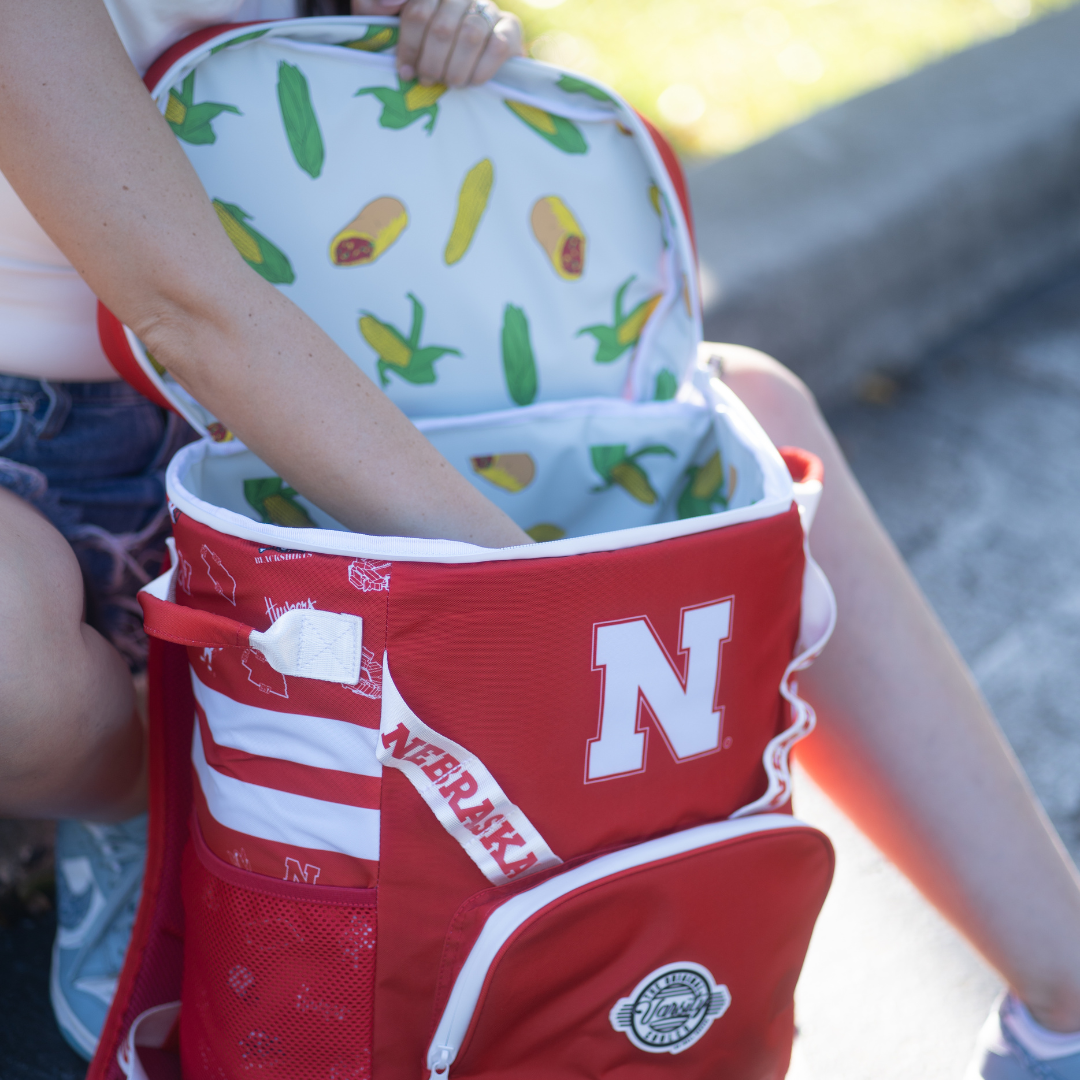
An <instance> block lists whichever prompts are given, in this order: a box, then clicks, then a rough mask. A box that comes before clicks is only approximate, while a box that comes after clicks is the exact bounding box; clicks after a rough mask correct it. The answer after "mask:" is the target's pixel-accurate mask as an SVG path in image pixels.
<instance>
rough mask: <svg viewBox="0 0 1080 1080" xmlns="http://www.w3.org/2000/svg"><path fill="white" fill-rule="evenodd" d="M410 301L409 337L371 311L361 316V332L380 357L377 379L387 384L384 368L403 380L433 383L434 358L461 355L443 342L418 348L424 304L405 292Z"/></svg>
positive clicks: (419, 383)
mask: <svg viewBox="0 0 1080 1080" xmlns="http://www.w3.org/2000/svg"><path fill="white" fill-rule="evenodd" d="M408 297H409V299H410V300H411V301H412V309H413V310H412V328H411V329H410V331H409V336H408V338H405V337H403V336H402V335H401V333H400V331H398V330H397V329H396V328H395V327H393V326H391V325H390V324H389V323H384V322H381V321H380V320H379V319H376V318H375V316H374V315H372V314H371V313H370V312H365V313H364V315H363V316H362V318H361V319H360V333H361V334H362V335H363V337H364V340H365V341H366V342H367V343H368V344H369V345H370V346H371V347H372V348H373V349H374V350H375V353H376V355H377V356H378V357H379V361H378V368H379V382H380V383H381V384H382V385H383V386H388V385H389V384H390V380H389V379H388V378H387V377H386V376H387V372H390V371H392V372H393V373H394V374H395V375H399V376H400V377H401V378H403V379H404V380H405V381H406V382H411V383H414V384H417V385H425V384H428V383H433V382H434V381H435V379H436V375H435V361H436V360H438V359H439V358H440V357H442V356H447V355H451V356H460V355H461V350H460V349H451V348H449V347H448V346H446V345H428V346H426V347H424V348H420V331H421V329H422V328H423V325H424V305H423V304H421V303H420V301H419V300H417V299H416V297H415V296H413V294H412V293H409V294H408Z"/></svg>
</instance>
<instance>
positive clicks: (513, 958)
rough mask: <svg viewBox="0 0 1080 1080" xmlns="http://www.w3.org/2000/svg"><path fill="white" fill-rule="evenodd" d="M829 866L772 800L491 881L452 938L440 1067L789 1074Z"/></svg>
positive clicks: (622, 1077)
mask: <svg viewBox="0 0 1080 1080" xmlns="http://www.w3.org/2000/svg"><path fill="white" fill-rule="evenodd" d="M832 870H833V851H832V846H831V845H830V843H829V841H828V838H827V837H825V836H824V834H822V833H820V832H818V831H817V830H816V829H813V828H811V827H810V826H808V825H805V824H804V823H802V822H800V821H796V820H795V819H793V818H791V817H789V816H788V815H786V814H762V815H758V816H755V817H750V818H743V819H740V820H737V821H721V822H715V823H712V824H708V825H699V826H697V827H696V828H693V829H687V830H685V831H683V832H678V833H673V834H671V835H669V836H663V837H659V838H657V839H655V840H649V841H646V842H645V843H642V844H636V845H634V846H633V847H628V848H624V849H622V850H620V851H616V852H612V853H610V854H607V855H602V856H600V857H598V858H596V859H592V860H590V861H588V862H584V863H579V864H578V865H576V866H574V867H572V868H570V869H567V870H565V871H562V872H560V873H557V874H555V875H554V876H551V877H549V878H547V879H546V880H545V881H543V882H541V883H540V884H538V885H534V886H532V887H530V888H527V889H523V888H520V886H519V887H518V889H517V891H515V892H514V894H513V895H510V896H509V898H507V890H506V889H497V890H491V891H490V892H488V893H485V894H481V895H480V897H478V898H475V899H474V901H472V902H470V903H469V904H466V905H465V906H464V908H463V909H462V910H461V911H460V912H459V913H458V916H457V917H455V920H454V923H453V925H452V928H451V931H450V933H449V935H448V938H447V943H446V949H445V951H444V962H443V971H444V978H443V980H442V983H441V985H442V987H443V990H442V995H441V996H442V999H443V1001H440V1002H439V1003H438V1004H439V1005H441V1010H440V1011H439V1012H437V1017H438V1021H437V1024H436V1028H435V1033H434V1036H433V1037H432V1039H431V1042H430V1045H429V1047H428V1051H427V1062H426V1063H427V1074H428V1076H429V1077H430V1080H446V1078H447V1077H448V1076H452V1077H453V1078H454V1080H465V1078H466V1077H468V1078H474V1080H481V1078H482V1080H511V1078H513V1080H562V1078H565V1080H570V1078H571V1077H573V1078H585V1077H589V1078H600V1077H607V1076H618V1078H619V1080H638V1078H640V1080H651V1078H654V1077H678V1078H679V1080H684V1078H685V1080H690V1078H699V1077H700V1078H702V1080H704V1078H706V1077H709V1078H714V1077H717V1076H725V1077H732V1078H739V1080H742V1078H748V1080H749V1078H753V1080H781V1078H782V1077H783V1076H784V1074H785V1072H786V1071H787V1067H788V1060H789V1057H790V1053H791V1039H792V1035H793V1002H792V999H793V994H794V990H795V983H796V981H797V980H798V977H799V971H800V969H801V967H802V962H803V958H804V956H805V953H806V948H807V946H808V944H809V940H810V933H811V930H812V929H813V925H814V921H815V919H816V918H817V914H818V912H819V910H820V908H821V905H822V903H823V902H824V900H825V894H826V892H827V891H828V888H829V884H830V882H831V880H832ZM522 884H524V883H522ZM443 1002H444V1003H443Z"/></svg>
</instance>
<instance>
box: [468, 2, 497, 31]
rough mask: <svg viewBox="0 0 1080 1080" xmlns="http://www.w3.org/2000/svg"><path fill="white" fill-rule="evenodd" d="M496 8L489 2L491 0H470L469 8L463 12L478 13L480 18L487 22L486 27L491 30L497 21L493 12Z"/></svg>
mask: <svg viewBox="0 0 1080 1080" xmlns="http://www.w3.org/2000/svg"><path fill="white" fill-rule="evenodd" d="M498 10H499V9H498V8H497V7H496V6H495V4H493V3H492V2H491V0H472V3H471V4H469V9H468V11H466V12H465V14H466V15H479V16H480V18H481V19H483V20H484V22H486V23H487V24H488V29H489V30H492V31H493V30H494V29H495V26H496V25H497V23H498V21H499V17H498V15H497V14H495V13H496V12H498Z"/></svg>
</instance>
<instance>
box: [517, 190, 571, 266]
mask: <svg viewBox="0 0 1080 1080" xmlns="http://www.w3.org/2000/svg"><path fill="white" fill-rule="evenodd" d="M529 222H530V224H531V225H532V231H533V236H535V237H536V239H537V240H538V241H539V243H540V246H541V247H542V248H543V249H544V252H545V254H546V255H547V257H548V259H549V260H550V261H551V265H552V266H553V267H554V268H555V273H556V274H558V275H559V277H561V278H562V279H563V280H564V281H577V279H578V278H579V277H581V275H582V274H583V273H584V271H585V234H584V233H583V232H582V231H581V226H580V225H579V224H578V223H577V218H575V217H574V215H573V214H572V213H571V212H570V208H569V207H568V206H567V205H566V203H564V202H563V201H562V199H560V198H559V197H558V195H546V196H544V198H542V199H537V200H536V202H535V203H534V204H533V208H532V214H531V215H530V216H529Z"/></svg>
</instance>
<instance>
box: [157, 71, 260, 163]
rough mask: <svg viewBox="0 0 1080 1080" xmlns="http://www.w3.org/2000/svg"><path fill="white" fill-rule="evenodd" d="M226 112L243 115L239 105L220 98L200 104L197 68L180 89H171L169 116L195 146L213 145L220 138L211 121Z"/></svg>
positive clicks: (179, 133) (181, 135)
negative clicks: (196, 80) (230, 103)
mask: <svg viewBox="0 0 1080 1080" xmlns="http://www.w3.org/2000/svg"><path fill="white" fill-rule="evenodd" d="M223 112H228V113H235V114H236V115H237V116H242V115H243V114H242V113H241V112H240V110H239V109H238V108H237V107H236V106H235V105H222V104H221V103H220V102H218V101H200V102H199V103H198V104H196V103H195V72H194V71H193V72H192V73H191V74H190V75H189V76H188V77H187V78H186V79H185V80H184V82H183V84H182V85H181V87H180V91H179V93H177V91H176V90H170V91H169V100H168V101H167V102H166V103H165V119H166V120H167V121H168V122H169V127H171V128H172V129H173V134H174V135H175V136H176V137H177V138H178V139H183V140H184V142H186V143H192V144H193V145H194V146H209V145H210V144H211V143H212V142H214V141H216V139H217V135H216V134H215V132H214V129H213V128H212V127H211V126H210V124H211V121H213V120H214V119H216V118H217V117H218V116H220V115H221V114H222V113H223Z"/></svg>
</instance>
